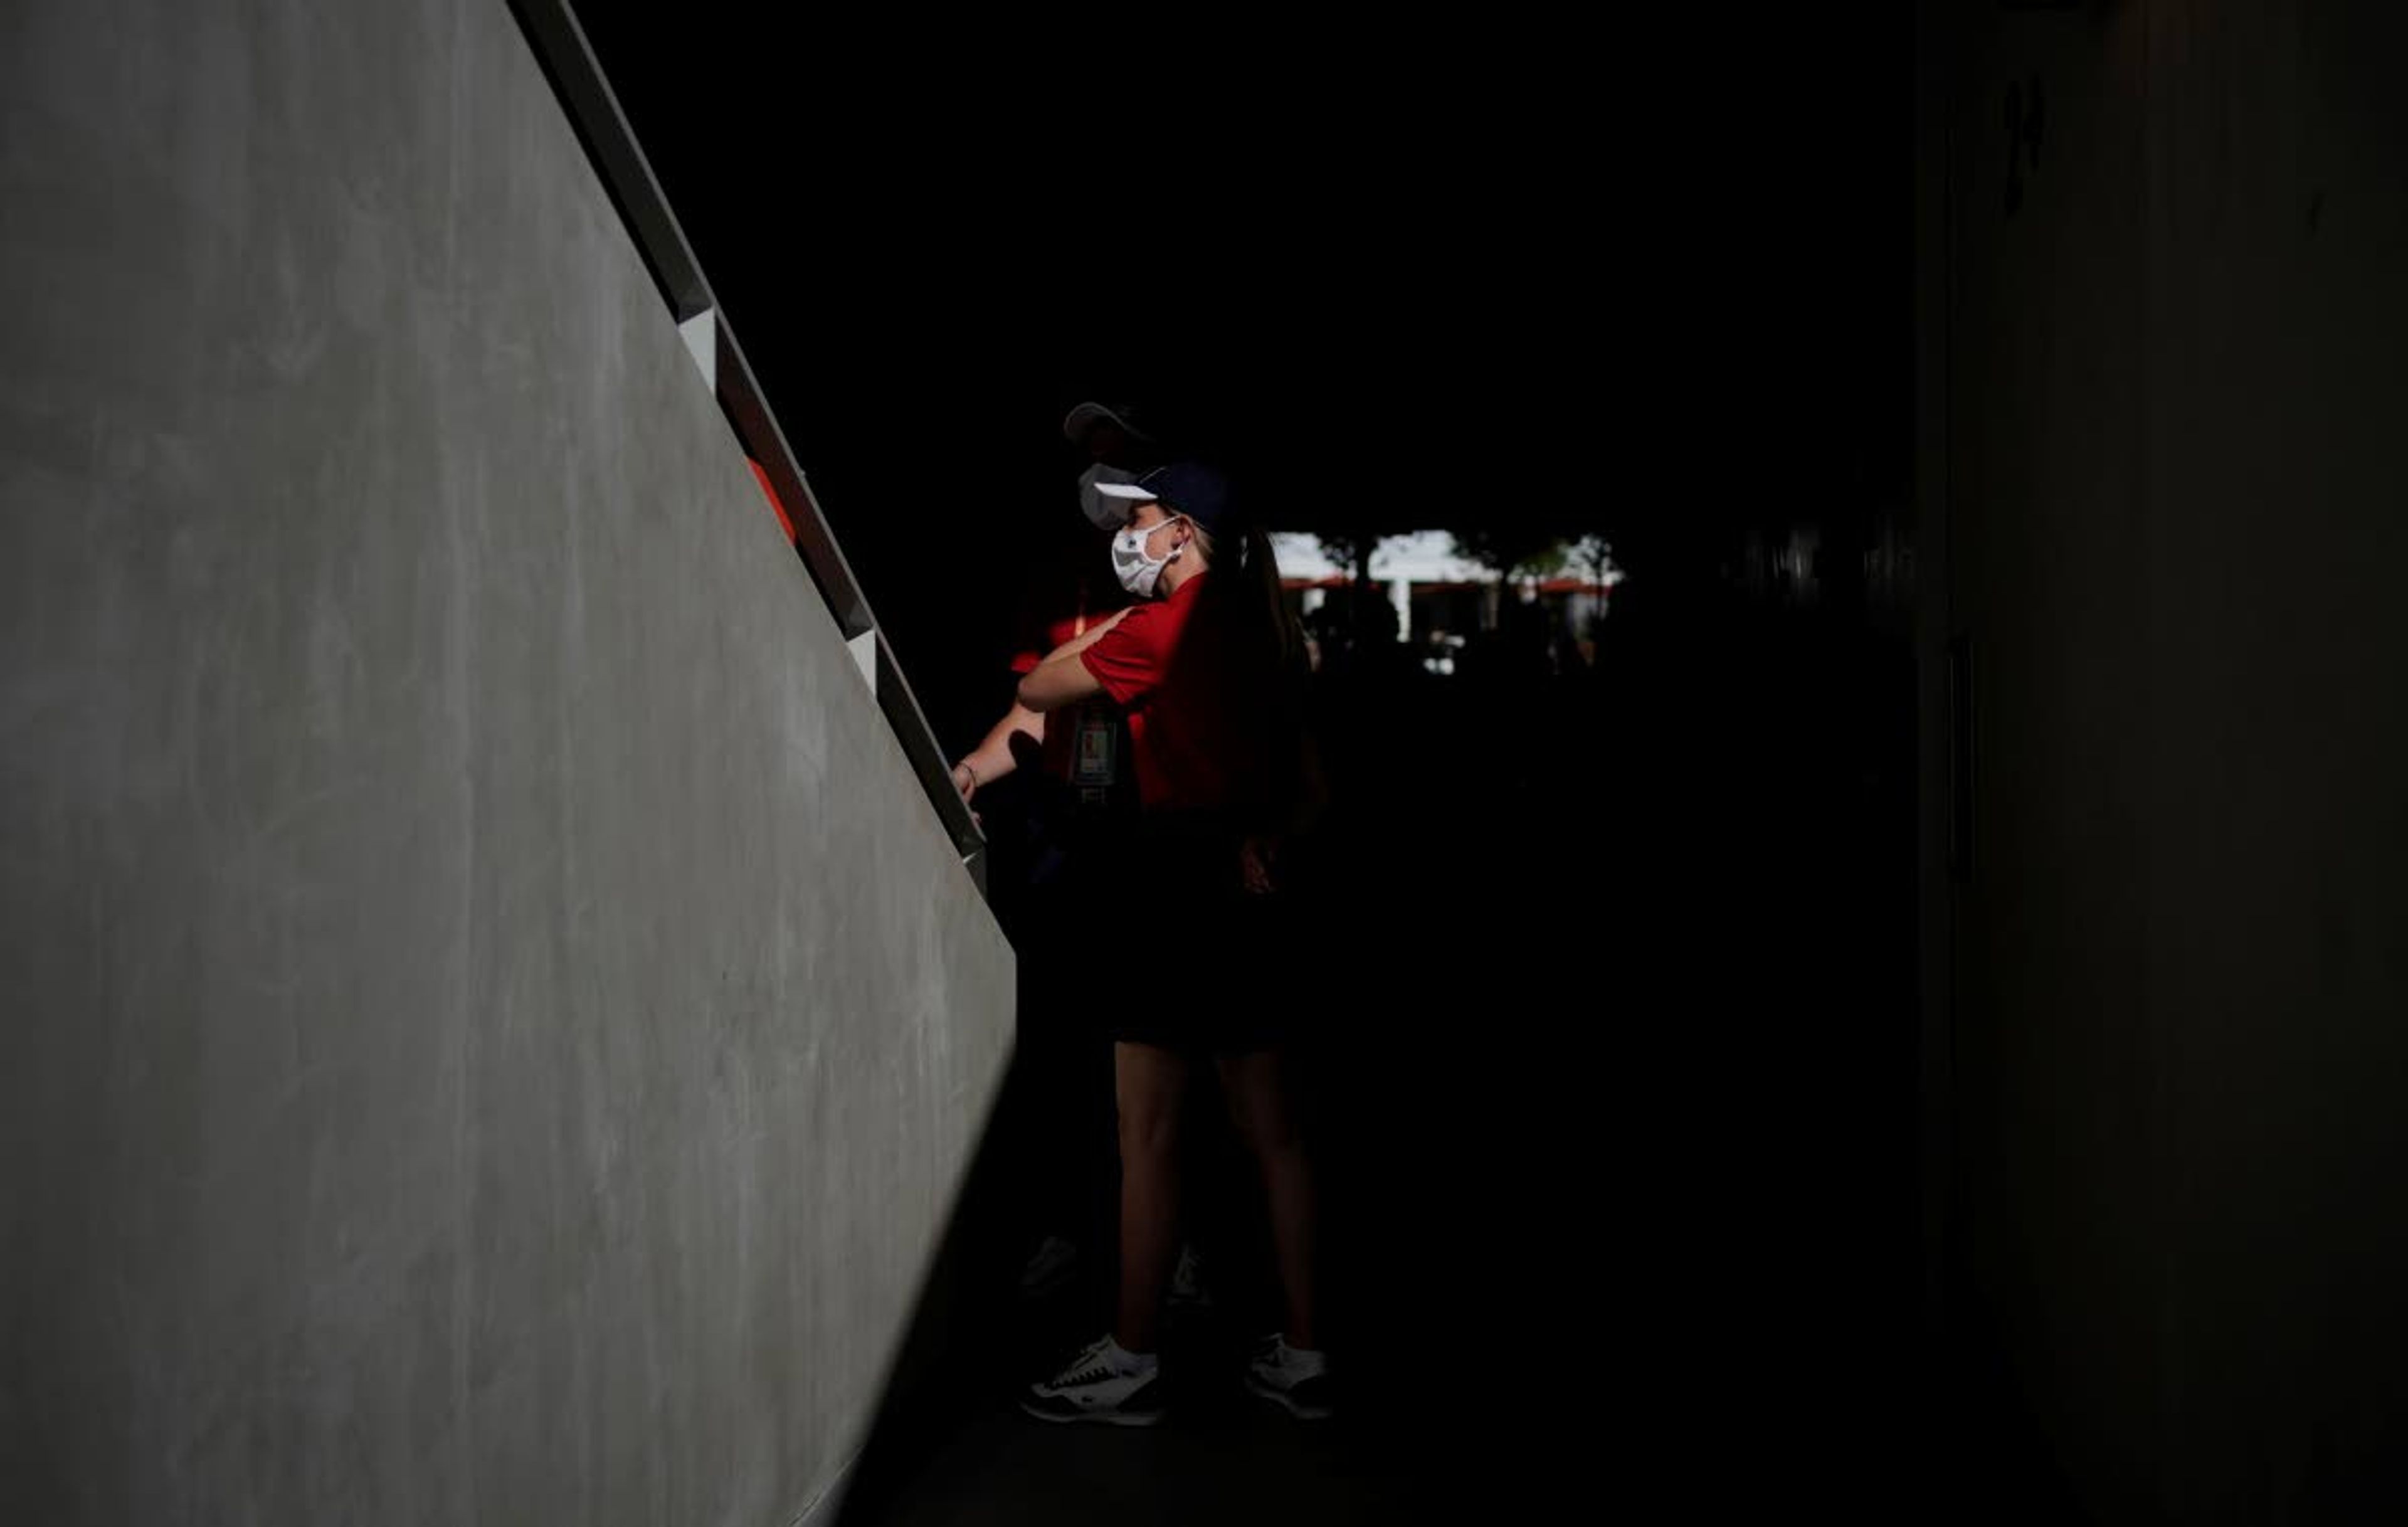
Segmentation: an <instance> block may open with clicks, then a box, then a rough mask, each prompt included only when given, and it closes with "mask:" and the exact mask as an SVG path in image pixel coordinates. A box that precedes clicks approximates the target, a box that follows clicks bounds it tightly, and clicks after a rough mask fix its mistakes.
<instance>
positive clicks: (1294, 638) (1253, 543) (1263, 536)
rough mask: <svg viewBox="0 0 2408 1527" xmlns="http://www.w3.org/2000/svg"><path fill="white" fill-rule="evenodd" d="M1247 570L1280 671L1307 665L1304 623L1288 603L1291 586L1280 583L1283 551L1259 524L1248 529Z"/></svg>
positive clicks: (1288, 670)
mask: <svg viewBox="0 0 2408 1527" xmlns="http://www.w3.org/2000/svg"><path fill="white" fill-rule="evenodd" d="M1245 562H1246V572H1247V575H1248V577H1249V578H1250V579H1251V580H1252V581H1253V583H1254V598H1256V599H1257V600H1258V601H1259V604H1260V608H1261V611H1262V613H1263V618H1264V623H1265V629H1267V630H1269V632H1270V633H1271V642H1272V646H1273V648H1274V649H1275V650H1276V651H1277V652H1278V654H1279V663H1280V671H1281V672H1282V673H1294V672H1296V671H1297V670H1299V669H1301V668H1302V667H1303V666H1304V627H1303V624H1302V623H1301V622H1299V621H1298V620H1297V618H1296V612H1294V611H1293V610H1290V609H1289V608H1288V607H1287V590H1286V589H1285V588H1284V587H1283V586H1282V585H1281V583H1280V570H1279V554H1278V553H1276V552H1274V551H1273V550H1272V549H1271V538H1270V533H1269V531H1267V530H1265V529H1263V528H1262V527H1261V526H1248V527H1247V530H1246V549H1245Z"/></svg>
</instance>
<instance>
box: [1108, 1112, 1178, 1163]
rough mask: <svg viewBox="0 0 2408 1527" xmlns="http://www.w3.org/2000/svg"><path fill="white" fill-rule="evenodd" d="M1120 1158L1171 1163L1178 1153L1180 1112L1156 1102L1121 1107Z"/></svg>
mask: <svg viewBox="0 0 2408 1527" xmlns="http://www.w3.org/2000/svg"><path fill="white" fill-rule="evenodd" d="M1120 1139H1121V1157H1122V1159H1123V1160H1128V1159H1130V1158H1134V1157H1144V1158H1154V1159H1161V1160H1168V1159H1170V1158H1171V1157H1174V1156H1176V1155H1177V1154H1178V1150H1179V1108H1178V1105H1177V1104H1176V1103H1175V1102H1174V1103H1169V1104H1163V1103H1158V1102H1151V1101H1149V1102H1140V1103H1134V1104H1133V1103H1132V1102H1130V1101H1129V1100H1127V1099H1123V1100H1122V1102H1121V1105H1120Z"/></svg>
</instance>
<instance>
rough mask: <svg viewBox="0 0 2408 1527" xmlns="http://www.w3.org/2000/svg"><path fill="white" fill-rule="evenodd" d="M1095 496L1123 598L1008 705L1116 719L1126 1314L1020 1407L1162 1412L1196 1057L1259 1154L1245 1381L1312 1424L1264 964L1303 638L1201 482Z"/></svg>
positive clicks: (1058, 1416)
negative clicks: (1253, 1319) (1282, 1315)
mask: <svg viewBox="0 0 2408 1527" xmlns="http://www.w3.org/2000/svg"><path fill="white" fill-rule="evenodd" d="M1102 491H1103V492H1104V493H1106V494H1107V495H1110V496H1111V497H1119V498H1123V499H1125V500H1126V501H1127V502H1128V503H1129V504H1130V506H1131V509H1130V517H1129V520H1128V524H1127V526H1126V527H1125V528H1124V529H1123V530H1122V531H1121V532H1120V534H1119V535H1117V536H1116V537H1114V538H1113V542H1112V562H1113V567H1114V570H1115V571H1116V572H1117V573H1118V574H1119V575H1120V579H1121V582H1122V583H1123V584H1124V585H1125V587H1126V588H1127V589H1128V590H1129V592H1130V593H1132V594H1134V595H1136V596H1138V599H1139V602H1138V603H1137V604H1135V605H1132V606H1131V607H1129V608H1128V609H1126V610H1125V611H1122V612H1120V613H1118V614H1116V615H1114V616H1113V617H1111V619H1110V620H1107V621H1104V622H1102V623H1100V624H1098V625H1097V626H1096V627H1091V628H1090V629H1089V630H1088V632H1087V633H1086V635H1084V636H1083V637H1081V638H1080V639H1079V640H1077V641H1071V642H1069V643H1068V644H1066V645H1064V646H1062V647H1060V648H1058V649H1056V650H1055V651H1054V653H1053V654H1052V655H1050V656H1048V657H1047V658H1046V659H1045V660H1044V661H1043V662H1042V663H1039V665H1038V666H1037V668H1036V670H1034V671H1032V672H1031V673H1029V674H1028V675H1027V676H1026V677H1025V678H1024V679H1023V680H1022V681H1021V684H1020V701H1021V703H1022V704H1024V705H1025V706H1027V707H1028V708H1029V709H1030V710H1032V711H1038V712H1048V711H1054V710H1057V709H1060V708H1061V707H1064V706H1067V705H1073V704H1077V703H1078V702H1080V701H1081V700H1083V699H1090V698H1092V697H1094V696H1097V695H1102V696H1108V697H1110V699H1111V700H1112V701H1114V702H1115V703H1117V704H1118V705H1119V706H1120V707H1121V708H1122V710H1123V711H1124V712H1125V713H1126V715H1127V717H1128V727H1129V743H1130V756H1131V759H1132V761H1133V762H1134V763H1135V765H1136V772H1137V783H1138V795H1139V800H1140V806H1141V807H1142V810H1141V813H1140V821H1141V824H1142V828H1141V834H1140V836H1141V850H1140V853H1139V854H1138V856H1137V857H1136V867H1135V868H1134V869H1133V870H1132V871H1131V884H1130V886H1129V887H1128V895H1127V897H1126V900H1125V908H1126V911H1125V913H1124V914H1123V916H1122V919H1121V921H1119V922H1118V923H1117V924H1116V925H1114V926H1108V927H1098V928H1097V929H1095V937H1096V939H1097V941H1098V944H1099V946H1100V947H1101V949H1102V951H1103V952H1104V953H1105V954H1106V955H1107V956H1108V957H1109V958H1110V959H1111V961H1112V962H1113V963H1114V964H1116V965H1118V966H1120V967H1121V968H1123V969H1124V970H1125V972H1126V973H1127V976H1128V987H1127V991H1126V999H1125V1000H1126V1002H1127V1006H1126V1009H1125V1012H1124V1013H1123V1014H1122V1015H1120V1016H1119V1017H1118V1019H1117V1020H1116V1022H1115V1024H1114V1039H1115V1041H1116V1043H1115V1044H1114V1045H1113V1073H1114V1092H1115V1096H1116V1100H1117V1102H1118V1104H1119V1111H1120V1149H1121V1287H1120V1307H1119V1313H1118V1317H1117V1319H1116V1321H1115V1324H1114V1329H1113V1331H1112V1333H1111V1334H1109V1335H1107V1336H1105V1337H1103V1338H1101V1339H1100V1340H1098V1341H1097V1342H1096V1343H1095V1344H1094V1345H1093V1346H1092V1347H1089V1348H1088V1349H1087V1350H1086V1351H1085V1352H1083V1353H1082V1354H1081V1355H1080V1357H1079V1358H1077V1359H1075V1360H1074V1361H1072V1362H1071V1363H1070V1364H1069V1366H1068V1367H1067V1368H1066V1369H1064V1370H1063V1372H1062V1373H1061V1374H1059V1375H1057V1376H1055V1377H1054V1378H1053V1379H1051V1380H1049V1381H1047V1382H1045V1383H1041V1384H1038V1385H1035V1386H1033V1387H1032V1388H1031V1390H1030V1391H1029V1393H1028V1395H1027V1397H1026V1398H1025V1400H1024V1402H1023V1404H1024V1405H1025V1408H1026V1409H1027V1410H1028V1411H1029V1412H1030V1413H1031V1414H1033V1415H1036V1416H1039V1417H1041V1418H1043V1419H1048V1420H1091V1421H1104V1422H1110V1423H1112V1424H1116V1425H1122V1426H1143V1425H1151V1424H1152V1423H1154V1421H1157V1420H1159V1419H1162V1413H1163V1412H1162V1401H1161V1394H1162V1390H1161V1383H1160V1364H1159V1361H1158V1360H1157V1358H1156V1356H1155V1341H1154V1338H1155V1331H1156V1325H1157V1322H1158V1320H1159V1318H1160V1310H1161V1304H1162V1294H1163V1289H1164V1286H1165V1284H1166V1283H1167V1282H1168V1279H1169V1275H1170V1264H1171V1259H1172V1258H1173V1257H1174V1256H1175V1255H1176V1254H1177V1252H1178V1248H1179V1239H1178V1233H1179V1232H1178V1221H1179V1176H1178V1170H1177V1151H1176V1144H1177V1139H1178V1126H1179V1107H1180V1101H1181V1099H1182V1098H1183V1096H1184V1095H1185V1091H1186V1085H1187V1073H1188V1067H1189V1065H1190V1064H1191V1060H1192V1058H1193V1057H1195V1056H1197V1055H1198V1054H1201V1053H1210V1054H1211V1056H1212V1058H1213V1059H1214V1060H1215V1061H1216V1062H1217V1063H1218V1065H1219V1067H1220V1072H1221V1080H1222V1086H1223V1088H1224V1090H1225V1092H1226V1095H1227V1097H1228V1100H1229V1109H1230V1116H1231V1120H1232V1122H1233V1123H1234V1124H1235V1126H1236V1128H1237V1131H1238V1132H1239V1134H1240V1136H1241V1137H1242V1138H1243V1139H1244V1140H1245V1142H1246V1145H1247V1146H1248V1148H1249V1149H1250V1150H1252V1152H1253V1153H1254V1159H1255V1161H1256V1162H1257V1164H1258V1165H1259V1167H1260V1168H1261V1172H1262V1177H1263V1185H1264V1188H1265V1190H1266V1194H1267V1196H1268V1198H1269V1207H1270V1223H1271V1236H1272V1243H1273V1246H1274V1248H1275V1250H1276V1252H1277V1254H1278V1258H1279V1264H1280V1282H1281V1285H1282V1289H1283V1293H1284V1295H1285V1304H1286V1312H1287V1329H1286V1330H1285V1331H1283V1332H1282V1333H1279V1334H1278V1335H1275V1336H1268V1337H1265V1338H1264V1340H1263V1342H1262V1343H1261V1345H1260V1347H1258V1349H1257V1351H1256V1354H1255V1358H1254V1362H1253V1364H1252V1366H1251V1368H1250V1370H1249V1373H1248V1378H1247V1383H1248V1387H1249V1388H1251V1389H1252V1390H1254V1392H1255V1393H1257V1394H1259V1395H1262V1396H1263V1397H1264V1398H1266V1399H1269V1400H1270V1401H1272V1402H1274V1403H1276V1404H1278V1405H1281V1406H1283V1407H1284V1408H1285V1409H1287V1410H1288V1411H1289V1412H1291V1413H1292V1414H1294V1415H1297V1416H1299V1417H1303V1418H1306V1419H1318V1418H1320V1417H1323V1416H1326V1415H1327V1414H1328V1399H1327V1395H1326V1388H1327V1376H1326V1367H1327V1365H1326V1361H1325V1360H1324V1359H1323V1357H1322V1354H1321V1350H1320V1347H1319V1345H1318V1343H1319V1338H1318V1335H1317V1333H1315V1331H1314V1329H1313V1324H1314V1316H1313V1308H1312V1302H1313V1300H1312V1296H1313V1289H1312V1222H1313V1203H1312V1196H1313V1188H1312V1172H1311V1169H1310V1167H1309V1165H1308V1164H1307V1162H1306V1160H1305V1155H1304V1150H1303V1146H1302V1143H1301V1141H1300V1140H1299V1138H1298V1136H1297V1131H1296V1128H1295V1124H1294V1120H1293V1118H1292V1116H1291V1112H1290V1109H1289V1106H1288V1102H1287V1097H1286V1091H1285V1086H1284V1079H1283V1068H1282V1064H1281V1059H1282V1057H1281V1050H1280V1040H1281V1037H1282V1035H1281V1032H1280V1028H1281V1025H1280V1018H1281V1016H1282V1014H1281V1004H1280V1003H1279V1002H1278V1001H1277V1000H1276V999H1277V996H1278V986H1277V980H1276V974H1275V972H1266V971H1265V969H1264V965H1265V956H1266V954H1267V952H1268V944H1269V937H1270V934H1271V930H1272V919H1273V918H1274V917H1276V916H1277V915H1278V908H1279V900H1278V897H1277V895H1276V892H1275V890H1274V881H1273V875H1274V872H1275V866H1276V858H1277V849H1278V844H1279V843H1280V841H1281V840H1282V839H1283V837H1284V836H1285V834H1286V832H1287V831H1288V830H1289V829H1291V828H1294V827H1295V826H1296V825H1297V817H1298V807H1299V805H1300V804H1301V803H1302V801H1303V800H1304V798H1305V795H1306V791H1305V788H1304V785H1305V779H1304V775H1305V770H1304V768H1303V760H1304V757H1305V754H1304V750H1303V747H1302V742H1301V736H1300V731H1299V728H1298V726H1297V704H1296V693H1295V691H1296V681H1295V678H1294V673H1295V670H1296V669H1297V666H1298V660H1297V655H1298V654H1299V653H1300V652H1301V647H1302V642H1301V640H1300V637H1299V636H1298V633H1297V631H1296V628H1295V624H1294V622H1293V620H1292V619H1291V618H1290V617H1289V616H1288V614H1287V611H1286V606H1285V603H1284V602H1283V598H1282V596H1281V591H1280V586H1279V572H1278V569H1277V567H1276V565H1275V564H1274V562H1273V560H1272V557H1271V551H1270V544H1269V538H1267V537H1265V536H1264V535H1263V534H1262V533H1261V531H1260V530H1259V529H1250V528H1248V527H1246V526H1243V525H1242V524H1241V523H1240V520H1239V518H1238V515H1237V513H1236V511H1235V507H1234V505H1233V504H1232V502H1231V500H1230V497H1229V495H1228V493H1227V490H1226V486H1225V484H1224V483H1222V481H1221V479H1220V478H1219V477H1218V475H1217V474H1215V473H1213V472H1211V471H1210V470H1209V469H1207V468H1201V467H1197V466H1194V465H1192V464H1188V463H1178V464H1174V465H1172V466H1168V467H1163V468H1156V469H1155V470H1154V471H1151V472H1148V473H1146V474H1145V475H1144V476H1143V477H1140V479H1138V481H1137V482H1136V483H1131V484H1126V485H1120V484H1112V485H1107V486H1105V487H1104V488H1103V490H1102ZM1225 564H1226V565H1227V567H1228V570H1226V571H1217V572H1216V571H1215V570H1214V569H1216V568H1218V567H1221V566H1223V565H1225Z"/></svg>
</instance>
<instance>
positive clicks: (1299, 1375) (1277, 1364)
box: [1246, 1335, 1329, 1421]
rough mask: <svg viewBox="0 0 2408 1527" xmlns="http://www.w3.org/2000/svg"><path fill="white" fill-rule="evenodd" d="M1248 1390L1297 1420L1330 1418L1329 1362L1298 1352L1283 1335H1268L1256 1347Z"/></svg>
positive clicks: (1314, 1355)
mask: <svg viewBox="0 0 2408 1527" xmlns="http://www.w3.org/2000/svg"><path fill="white" fill-rule="evenodd" d="M1246 1388H1247V1389H1248V1390H1251V1391H1253V1392H1254V1393H1255V1394H1259V1395H1261V1396H1262V1397H1263V1398H1264V1399H1266V1400H1269V1402H1270V1403H1271V1404H1273V1405H1277V1406H1279V1407H1280V1408H1281V1409H1283V1410H1284V1411H1286V1412H1287V1413H1288V1414H1289V1415H1291V1416H1293V1417H1295V1418H1296V1419H1297V1420H1300V1421H1326V1420H1327V1419H1329V1360H1328V1359H1327V1358H1326V1357H1325V1356H1323V1355H1322V1354H1321V1353H1319V1352H1302V1351H1298V1350H1297V1348H1295V1347H1290V1346H1289V1345H1288V1344H1287V1338H1286V1337H1285V1336H1284V1335H1280V1336H1265V1337H1264V1338H1263V1339H1262V1340H1261V1341H1259V1342H1257V1343H1255V1344H1254V1361H1253V1362H1251V1363H1249V1364H1247V1366H1246Z"/></svg>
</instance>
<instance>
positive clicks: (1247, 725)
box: [1079, 572, 1279, 814]
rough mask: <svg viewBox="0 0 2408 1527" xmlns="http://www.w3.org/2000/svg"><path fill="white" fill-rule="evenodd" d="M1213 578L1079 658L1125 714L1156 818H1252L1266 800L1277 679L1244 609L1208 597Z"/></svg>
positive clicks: (1137, 612)
mask: <svg viewBox="0 0 2408 1527" xmlns="http://www.w3.org/2000/svg"><path fill="white" fill-rule="evenodd" d="M1211 576H1212V575H1211V573H1210V572H1200V573H1197V575H1196V576H1195V577H1193V578H1190V579H1188V580H1187V581H1186V582H1185V583H1181V584H1180V585H1179V587H1178V589H1177V590H1176V591H1175V592H1174V593H1172V594H1171V595H1170V597H1169V598H1163V599H1154V600H1149V601H1148V602H1146V603H1144V604H1140V605H1138V606H1136V607H1135V608H1133V609H1131V610H1130V611H1129V612H1128V613H1127V614H1126V615H1125V616H1123V617H1122V619H1121V623H1120V624H1119V625H1117V626H1115V627H1112V628H1111V630H1110V631H1108V632H1106V633H1105V634H1104V636H1103V638H1102V639H1101V640H1099V641H1097V642H1096V643H1095V645H1093V646H1091V647H1089V648H1087V649H1086V650H1085V651H1084V652H1082V653H1081V654H1080V655H1079V660H1080V661H1081V662H1082V663H1084V664H1085V665H1086V667H1087V671H1088V672H1090V673H1092V674H1094V675H1095V676H1096V682H1097V684H1102V685H1103V687H1104V693H1106V694H1108V695H1110V696H1111V698H1112V699H1114V700H1115V701H1117V702H1118V703H1119V704H1120V706H1121V708H1122V709H1123V710H1124V711H1125V712H1126V713H1127V715H1128V725H1129V751H1130V753H1131V755H1132V756H1134V758H1135V760H1136V763H1137V785H1138V798H1139V800H1140V801H1141V802H1143V804H1144V805H1145V807H1146V808H1147V809H1148V810H1150V811H1165V810H1168V811H1231V812H1238V813H1242V814H1254V813H1257V812H1259V811H1260V810H1261V809H1262V808H1263V807H1264V806H1265V805H1266V804H1267V803H1268V798H1269V789H1268V785H1269V780H1270V778H1271V775H1272V771H1271V770H1270V768H1269V759H1270V754H1269V749H1270V746H1271V737H1270V730H1271V727H1270V726H1269V721H1270V718H1271V717H1272V715H1273V714H1275V713H1277V711H1278V709H1279V707H1278V705H1277V703H1276V701H1277V696H1276V693H1275V689H1276V685H1277V684H1278V673H1277V670H1276V667H1275V666H1274V665H1272V664H1270V663H1269V662H1267V661H1265V660H1264V653H1263V652H1262V651H1261V650H1259V649H1261V647H1262V643H1261V642H1260V641H1258V640H1256V639H1255V638H1254V633H1253V632H1252V630H1251V628H1250V627H1248V626H1247V625H1246V624H1245V622H1244V621H1243V620H1242V619H1241V618H1240V612H1237V611H1233V610H1227V609H1224V608H1219V607H1217V606H1216V604H1215V602H1214V601H1213V600H1211V599H1207V598H1202V596H1203V594H1204V591H1205V586H1206V584H1207V583H1209V582H1210V580H1211ZM1222 592H1223V593H1224V594H1237V593H1239V592H1240V590H1237V589H1235V588H1231V589H1226V590H1223V591H1222Z"/></svg>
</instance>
